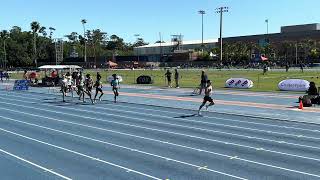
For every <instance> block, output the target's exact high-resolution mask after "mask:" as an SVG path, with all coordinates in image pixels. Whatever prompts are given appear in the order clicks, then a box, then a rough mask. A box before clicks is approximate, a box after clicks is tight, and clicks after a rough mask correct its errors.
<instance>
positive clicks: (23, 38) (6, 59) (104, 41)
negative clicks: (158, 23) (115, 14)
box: [0, 21, 148, 68]
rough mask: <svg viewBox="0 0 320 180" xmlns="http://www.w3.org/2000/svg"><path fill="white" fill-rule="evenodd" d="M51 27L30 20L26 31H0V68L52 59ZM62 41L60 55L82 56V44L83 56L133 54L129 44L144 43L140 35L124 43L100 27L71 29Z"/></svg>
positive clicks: (139, 44)
mask: <svg viewBox="0 0 320 180" xmlns="http://www.w3.org/2000/svg"><path fill="white" fill-rule="evenodd" d="M54 32H55V28H53V27H44V26H41V24H40V23H39V22H36V21H34V22H32V23H30V30H29V31H23V30H22V29H21V27H19V26H13V27H12V28H11V29H10V30H2V31H1V32H0V61H1V64H0V67H2V68H3V67H31V66H37V64H38V63H39V62H40V61H43V60H45V61H52V62H55V40H54V39H53V35H54ZM65 39H66V40H64V41H63V56H64V57H83V56H84V48H85V47H84V46H85V44H86V49H87V57H94V58H97V57H99V56H105V57H110V56H113V55H122V56H126V55H133V47H137V46H142V45H147V44H148V43H146V42H145V41H144V40H143V38H137V40H136V41H135V42H134V43H133V44H132V43H127V42H125V41H124V39H122V38H121V37H119V36H117V35H115V34H112V35H109V34H108V33H106V32H103V31H102V30H100V29H92V30H86V32H85V33H83V34H78V33H77V32H71V33H70V34H67V35H65Z"/></svg>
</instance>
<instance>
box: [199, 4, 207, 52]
mask: <svg viewBox="0 0 320 180" xmlns="http://www.w3.org/2000/svg"><path fill="white" fill-rule="evenodd" d="M198 13H199V14H201V26H202V28H201V32H202V39H201V48H202V51H203V15H204V14H206V12H205V11H204V10H200V11H198Z"/></svg>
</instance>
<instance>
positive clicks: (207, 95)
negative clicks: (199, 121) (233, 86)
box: [198, 80, 214, 116]
mask: <svg viewBox="0 0 320 180" xmlns="http://www.w3.org/2000/svg"><path fill="white" fill-rule="evenodd" d="M206 84H207V87H206V88H205V90H204V94H205V95H204V98H203V102H202V104H201V106H200V107H199V110H198V115H199V116H201V113H200V111H201V109H202V108H203V106H205V105H206V103H207V102H210V104H209V105H207V106H206V109H208V107H210V106H213V105H214V102H213V99H212V98H211V95H212V86H211V81H210V80H207V83H206Z"/></svg>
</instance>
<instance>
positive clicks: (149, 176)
mask: <svg viewBox="0 0 320 180" xmlns="http://www.w3.org/2000/svg"><path fill="white" fill-rule="evenodd" d="M0 130H1V131H4V132H6V133H9V134H13V135H15V136H18V137H22V138H25V139H28V140H31V141H34V142H37V143H40V144H44V145H47V146H50V147H53V148H56V149H60V150H63V151H67V152H69V153H73V154H76V155H79V156H82V157H85V158H88V159H91V160H95V161H98V162H101V163H104V164H108V165H110V166H114V167H117V168H120V169H124V170H126V171H128V170H130V172H134V173H136V174H139V175H142V176H145V177H148V178H151V179H156V180H161V179H160V178H157V177H154V176H151V175H148V174H145V173H142V172H139V171H136V170H133V169H130V168H126V167H123V166H120V165H117V164H114V163H111V162H108V161H105V160H101V159H98V158H96V157H92V156H89V155H86V154H83V153H80V152H77V151H73V150H70V149H67V148H64V147H61V146H57V145H54V144H50V143H47V142H44V141H40V140H38V139H34V138H31V137H28V136H24V135H22V134H18V133H15V132H12V131H9V130H6V129H3V128H0Z"/></svg>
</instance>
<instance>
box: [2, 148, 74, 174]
mask: <svg viewBox="0 0 320 180" xmlns="http://www.w3.org/2000/svg"><path fill="white" fill-rule="evenodd" d="M0 152H2V153H4V154H6V155H8V156H11V157H14V158H16V159H18V160H20V161H23V162H25V163H27V164H30V165H32V166H35V167H37V168H39V169H42V170H44V171H45V172H49V173H51V174H54V175H56V176H58V177H61V178H62V179H67V180H72V179H71V178H69V177H67V176H64V175H61V174H59V173H57V172H55V171H53V170H51V169H48V168H45V167H43V166H41V165H38V164H36V163H33V162H31V161H29V160H27V159H24V158H22V157H19V156H17V155H14V154H12V153H10V152H8V151H5V150H3V149H0Z"/></svg>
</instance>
